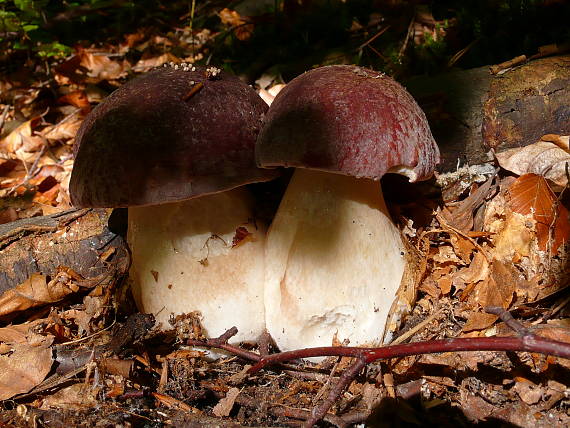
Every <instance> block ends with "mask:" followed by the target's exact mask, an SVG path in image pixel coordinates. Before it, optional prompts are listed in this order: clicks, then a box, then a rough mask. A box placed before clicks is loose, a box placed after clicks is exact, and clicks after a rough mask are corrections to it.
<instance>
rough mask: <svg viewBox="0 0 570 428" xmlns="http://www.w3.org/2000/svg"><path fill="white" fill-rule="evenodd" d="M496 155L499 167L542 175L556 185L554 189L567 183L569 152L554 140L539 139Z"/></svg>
mask: <svg viewBox="0 0 570 428" xmlns="http://www.w3.org/2000/svg"><path fill="white" fill-rule="evenodd" d="M562 144H563V142H562ZM496 157H497V161H498V162H499V165H501V167H503V168H504V169H506V170H508V171H511V172H514V173H515V174H518V175H524V174H530V173H532V174H537V175H542V176H543V177H544V178H546V179H547V180H550V181H551V182H553V183H554V184H555V185H556V186H557V188H556V189H555V190H559V189H562V188H564V187H565V186H567V185H568V177H567V176H566V164H567V163H569V164H570V153H568V151H566V150H564V149H563V148H561V147H560V146H559V145H557V144H556V143H554V142H550V141H539V142H537V143H534V144H531V145H528V146H525V147H520V148H516V149H510V150H506V151H504V152H501V153H497V154H496Z"/></svg>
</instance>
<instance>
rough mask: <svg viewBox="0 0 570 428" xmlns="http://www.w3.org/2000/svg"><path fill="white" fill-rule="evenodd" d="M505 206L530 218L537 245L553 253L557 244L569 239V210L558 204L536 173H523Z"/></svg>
mask: <svg viewBox="0 0 570 428" xmlns="http://www.w3.org/2000/svg"><path fill="white" fill-rule="evenodd" d="M509 195H510V199H509V201H508V204H509V206H510V208H511V209H512V210H513V212H516V213H519V214H522V215H531V216H532V218H533V219H534V220H535V222H536V235H537V239H538V246H539V248H540V249H541V250H542V251H545V250H546V249H547V245H548V242H549V239H551V243H552V246H551V249H552V251H554V252H556V251H557V250H558V248H559V247H560V245H562V244H563V243H565V242H568V239H570V221H569V220H568V210H567V209H566V208H565V207H564V206H563V205H562V204H560V203H558V201H557V198H556V195H555V194H554V192H553V191H552V190H551V189H550V187H549V186H548V183H547V182H546V180H545V178H544V177H542V176H540V175H536V174H524V175H522V176H520V177H519V178H518V179H516V180H515V181H514V183H513V184H512V185H511V187H510V189H509Z"/></svg>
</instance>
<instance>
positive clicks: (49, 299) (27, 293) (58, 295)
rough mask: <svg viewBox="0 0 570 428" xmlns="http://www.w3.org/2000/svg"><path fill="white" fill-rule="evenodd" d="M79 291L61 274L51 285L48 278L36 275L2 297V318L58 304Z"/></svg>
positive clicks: (0, 305)
mask: <svg viewBox="0 0 570 428" xmlns="http://www.w3.org/2000/svg"><path fill="white" fill-rule="evenodd" d="M78 289H79V287H77V286H76V285H75V284H73V283H72V282H69V280H67V281H66V280H65V278H63V276H62V275H60V274H59V273H58V274H57V275H56V276H55V278H54V279H52V280H51V281H50V282H49V283H48V282H47V277H46V276H44V275H42V274H40V273H34V274H32V275H31V276H30V277H29V278H28V279H27V280H26V281H24V282H22V283H21V284H19V285H18V286H16V287H14V288H11V289H9V290H7V291H5V292H4V293H3V294H2V295H0V316H1V315H7V314H11V313H13V312H16V311H23V310H26V309H29V308H33V307H36V306H40V305H45V304H46V303H53V302H57V301H59V300H61V299H63V298H64V297H65V296H67V295H69V294H71V293H74V292H76V291H77V290H78Z"/></svg>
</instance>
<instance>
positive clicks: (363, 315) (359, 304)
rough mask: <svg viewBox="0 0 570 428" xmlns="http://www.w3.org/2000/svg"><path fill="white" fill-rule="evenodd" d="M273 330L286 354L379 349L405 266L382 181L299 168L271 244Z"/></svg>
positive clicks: (268, 280)
mask: <svg viewBox="0 0 570 428" xmlns="http://www.w3.org/2000/svg"><path fill="white" fill-rule="evenodd" d="M265 259H266V271H265V311H266V320H267V328H268V331H269V333H270V334H271V336H272V337H273V339H274V340H275V341H276V343H277V345H278V346H279V348H280V349H281V350H292V349H297V348H304V347H313V346H329V345H331V344H332V342H333V338H334V337H335V335H336V338H337V339H338V340H339V341H341V342H342V341H344V340H345V339H349V340H350V344H351V345H367V344H370V345H372V344H378V343H380V342H381V340H382V336H383V332H384V327H385V324H386V319H387V317H388V315H389V311H390V307H391V305H392V303H393V301H394V300H395V297H396V293H397V291H398V289H399V287H400V282H401V280H402V274H403V272H404V267H405V264H406V261H405V257H404V247H403V245H402V238H401V236H400V233H399V231H398V229H397V227H396V226H395V225H394V224H393V222H392V220H391V219H390V216H389V214H388V212H387V209H386V205H385V203H384V199H383V196H382V192H381V188H380V183H379V182H377V181H376V182H375V181H372V180H368V179H357V178H353V177H346V176H343V175H338V174H329V173H325V172H320V171H312V170H303V169H297V170H296V172H295V173H294V175H293V178H292V179H291V182H290V184H289V186H288V188H287V191H286V193H285V196H284V197H283V200H282V202H281V205H280V206H279V209H278V211H277V214H276V216H275V219H274V220H273V223H272V225H271V227H270V229H269V232H268V236H267V243H266V258H265Z"/></svg>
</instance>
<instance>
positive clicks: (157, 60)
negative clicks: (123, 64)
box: [133, 52, 182, 73]
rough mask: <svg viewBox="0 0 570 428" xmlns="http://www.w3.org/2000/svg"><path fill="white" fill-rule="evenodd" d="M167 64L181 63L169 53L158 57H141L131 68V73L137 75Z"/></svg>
mask: <svg viewBox="0 0 570 428" xmlns="http://www.w3.org/2000/svg"><path fill="white" fill-rule="evenodd" d="M169 62H175V63H180V62H182V61H181V60H180V58H178V57H177V56H175V55H173V54H171V53H170V52H166V53H163V54H162V55H159V56H148V55H143V56H142V58H141V59H140V60H139V61H138V62H137V63H136V64H135V66H134V67H133V71H136V72H137V73H139V72H146V71H149V70H151V69H153V68H155V67H160V66H161V65H163V64H166V63H169Z"/></svg>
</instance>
